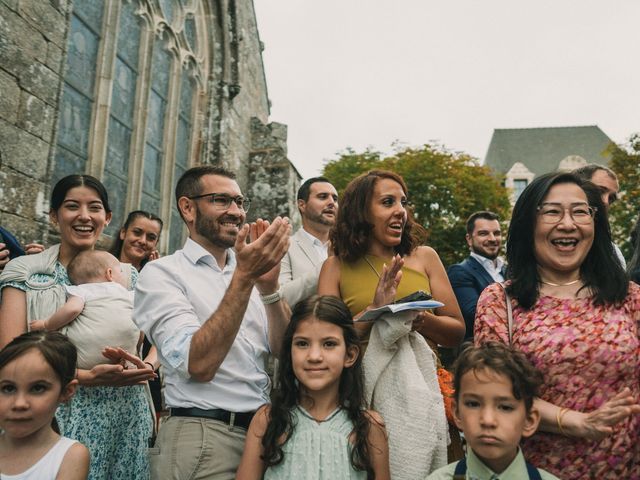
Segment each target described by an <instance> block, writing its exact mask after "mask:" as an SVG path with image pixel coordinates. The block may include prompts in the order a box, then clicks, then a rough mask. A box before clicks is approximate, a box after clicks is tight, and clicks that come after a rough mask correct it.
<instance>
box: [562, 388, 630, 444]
mask: <svg viewBox="0 0 640 480" xmlns="http://www.w3.org/2000/svg"><path fill="white" fill-rule="evenodd" d="M572 413H574V412H572ZM575 413H576V414H578V415H580V416H581V420H582V421H580V422H579V423H578V425H577V427H576V431H575V436H577V437H581V438H586V439H589V440H596V441H599V440H602V439H603V438H605V437H607V436H608V435H611V434H612V433H613V427H614V426H615V425H617V424H618V423H620V422H621V421H623V420H624V419H626V418H627V417H629V416H631V415H637V414H638V413H640V404H638V403H637V400H636V399H635V398H634V397H633V395H632V394H631V390H629V389H628V388H625V389H624V390H622V391H621V392H620V393H618V394H617V395H616V396H615V397H613V398H612V399H611V400H609V401H608V402H605V403H603V404H602V405H601V406H600V408H598V409H597V410H594V411H593V412H590V413H580V412H575ZM568 416H569V413H568V414H567V415H566V416H565V418H566V417H568Z"/></svg>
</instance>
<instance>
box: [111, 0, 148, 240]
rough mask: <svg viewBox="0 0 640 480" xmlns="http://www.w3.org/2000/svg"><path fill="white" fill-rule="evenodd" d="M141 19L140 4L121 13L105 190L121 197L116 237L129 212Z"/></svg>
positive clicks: (116, 205)
mask: <svg viewBox="0 0 640 480" xmlns="http://www.w3.org/2000/svg"><path fill="white" fill-rule="evenodd" d="M140 22H141V19H140V16H139V15H137V14H136V4H135V3H134V2H125V3H123V4H122V9H121V10H120V29H119V31H118V43H117V45H118V48H117V53H116V59H115V68H114V75H113V88H112V97H111V112H110V116H109V137H108V142H107V157H106V159H105V165H104V180H105V186H107V187H108V192H109V193H110V194H111V196H112V197H113V196H115V195H117V197H118V199H117V203H116V202H114V204H113V205H112V206H111V208H112V209H113V218H112V220H111V224H110V225H109V226H108V227H107V229H106V233H108V234H111V235H113V234H115V233H116V232H117V231H118V229H119V228H120V225H122V223H123V222H124V219H125V216H126V214H127V212H125V209H126V199H127V188H128V183H129V178H128V175H129V156H130V152H131V134H132V131H133V114H134V106H135V99H136V85H137V80H138V50H139V46H140V35H141V31H142V29H141V25H140Z"/></svg>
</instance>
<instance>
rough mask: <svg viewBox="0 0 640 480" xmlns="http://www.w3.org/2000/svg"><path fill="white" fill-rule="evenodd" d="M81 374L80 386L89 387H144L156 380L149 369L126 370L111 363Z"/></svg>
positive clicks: (79, 377)
mask: <svg viewBox="0 0 640 480" xmlns="http://www.w3.org/2000/svg"><path fill="white" fill-rule="evenodd" d="M80 372H82V373H80ZM80 372H79V376H78V379H79V381H80V384H82V385H89V386H110V387H128V386H131V385H142V384H144V383H145V382H146V381H148V380H152V379H154V378H156V374H155V373H154V372H153V370H151V368H148V367H147V368H140V369H138V368H129V369H125V368H124V367H123V366H122V365H120V364H116V365H113V364H110V363H103V364H100V365H96V366H95V367H93V368H92V369H91V370H84V371H82V370H81V371H80Z"/></svg>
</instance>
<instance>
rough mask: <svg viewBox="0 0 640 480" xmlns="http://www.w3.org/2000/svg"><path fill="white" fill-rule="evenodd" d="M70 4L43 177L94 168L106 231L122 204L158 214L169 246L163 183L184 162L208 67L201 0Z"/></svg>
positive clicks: (172, 243)
mask: <svg viewBox="0 0 640 480" xmlns="http://www.w3.org/2000/svg"><path fill="white" fill-rule="evenodd" d="M158 7H159V8H158ZM72 8H73V11H72V14H71V20H70V27H69V34H68V45H67V57H66V73H65V79H64V86H63V91H62V97H61V103H60V113H59V119H58V131H57V149H56V153H55V165H54V179H53V180H54V181H56V180H57V179H59V178H61V177H62V176H64V175H67V174H70V173H87V172H92V173H95V174H96V175H97V176H98V177H99V178H100V179H101V180H102V181H103V183H104V184H105V186H106V188H107V191H108V192H109V200H110V204H111V208H112V209H113V220H112V222H111V224H110V226H109V227H108V228H107V230H106V233H107V234H110V235H113V234H115V233H116V232H117V230H118V229H119V228H120V226H121V225H122V222H123V221H124V217H125V216H126V214H127V212H128V211H130V210H135V209H139V208H142V209H145V210H149V211H150V212H152V213H155V214H157V215H159V216H161V217H162V216H163V215H164V216H168V217H169V218H168V219H165V220H168V221H165V225H166V228H167V230H168V232H167V234H166V235H163V239H162V240H163V242H165V243H164V247H163V249H164V252H167V250H168V251H169V253H170V252H171V251H173V250H174V249H175V248H180V247H181V244H182V240H183V238H184V231H185V228H184V223H183V221H182V220H181V218H180V216H179V214H178V212H177V210H176V208H175V204H174V203H175V202H174V201H173V195H167V193H168V192H170V191H171V192H172V191H173V189H174V188H175V183H176V182H177V179H178V178H179V177H180V175H182V173H183V172H184V171H185V170H187V169H188V168H189V167H190V166H191V164H192V162H193V156H194V152H193V151H192V150H193V145H196V144H198V143H197V142H195V141H194V140H193V136H194V132H197V131H198V126H196V124H195V122H199V121H201V120H198V119H201V118H202V116H201V115H197V114H196V112H197V110H198V108H203V107H204V106H205V105H206V102H197V101H196V100H197V99H198V98H200V97H199V96H200V95H203V94H205V93H206V91H205V88H206V85H204V82H203V80H202V79H205V78H207V77H208V75H207V72H206V69H207V68H208V66H207V62H208V60H207V58H208V52H207V51H206V49H207V45H208V43H207V41H206V39H207V31H206V28H205V25H206V22H205V17H204V16H205V13H204V10H203V8H202V2H201V0H190V1H188V2H186V1H185V2H181V1H179V0H158V2H157V3H156V2H148V1H147V0H75V1H74V2H73V4H72ZM199 39H200V41H199ZM110 42H112V43H110ZM174 91H175V95H170V92H174ZM98 99H99V101H98ZM174 145H175V150H174V147H173V146H174ZM167 149H168V150H167ZM168 161H170V162H172V163H171V165H166V162H168ZM164 173H169V175H167V176H165V175H164ZM167 247H169V248H167Z"/></svg>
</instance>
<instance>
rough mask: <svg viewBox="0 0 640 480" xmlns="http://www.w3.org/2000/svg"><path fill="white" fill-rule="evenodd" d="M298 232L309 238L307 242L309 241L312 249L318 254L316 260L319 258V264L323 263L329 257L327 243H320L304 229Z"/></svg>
mask: <svg viewBox="0 0 640 480" xmlns="http://www.w3.org/2000/svg"><path fill="white" fill-rule="evenodd" d="M300 231H301V232H302V233H303V234H304V235H306V236H307V237H308V238H309V241H311V244H312V245H313V249H314V250H315V251H316V253H317V254H318V258H320V262H321V263H322V262H324V261H325V260H326V259H327V257H328V256H329V241H328V240H327V241H326V242H324V243H323V242H322V241H320V239H318V237H314V236H313V235H311V234H310V233H309V232H307V231H306V230H305V229H304V228H301V229H300Z"/></svg>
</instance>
